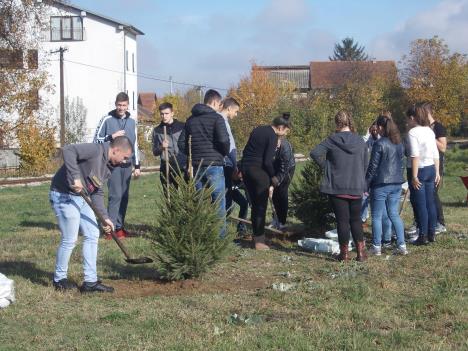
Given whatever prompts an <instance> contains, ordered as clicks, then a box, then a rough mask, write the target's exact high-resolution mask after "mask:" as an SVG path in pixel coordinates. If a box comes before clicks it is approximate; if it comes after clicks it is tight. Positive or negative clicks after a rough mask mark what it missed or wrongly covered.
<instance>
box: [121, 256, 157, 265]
mask: <svg viewBox="0 0 468 351" xmlns="http://www.w3.org/2000/svg"><path fill="white" fill-rule="evenodd" d="M125 261H126V262H127V263H130V264H146V263H152V262H153V260H152V259H151V258H149V257H138V258H127V259H125Z"/></svg>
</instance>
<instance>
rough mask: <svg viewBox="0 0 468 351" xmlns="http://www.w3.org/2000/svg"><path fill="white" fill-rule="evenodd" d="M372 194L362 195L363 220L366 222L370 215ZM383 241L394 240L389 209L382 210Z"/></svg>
mask: <svg viewBox="0 0 468 351" xmlns="http://www.w3.org/2000/svg"><path fill="white" fill-rule="evenodd" d="M371 196H372V194H369V195H368V196H367V195H363V196H362V207H361V221H362V222H363V223H364V222H365V221H366V220H367V218H368V217H369V216H368V208H369V198H370V197H371ZM382 228H383V242H387V243H388V242H390V241H392V222H391V221H390V218H388V214H387V209H385V211H383V212H382Z"/></svg>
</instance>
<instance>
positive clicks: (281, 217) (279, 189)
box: [272, 136, 296, 230]
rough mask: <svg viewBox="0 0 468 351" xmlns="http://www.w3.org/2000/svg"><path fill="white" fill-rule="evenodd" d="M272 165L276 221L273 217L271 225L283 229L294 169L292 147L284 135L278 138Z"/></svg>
mask: <svg viewBox="0 0 468 351" xmlns="http://www.w3.org/2000/svg"><path fill="white" fill-rule="evenodd" d="M274 167H275V171H276V174H275V176H274V177H273V183H276V184H278V185H277V186H276V188H275V189H274V191H273V205H274V207H275V212H276V217H277V218H276V220H277V221H278V222H276V221H275V218H274V219H273V223H272V227H274V228H277V229H280V230H283V229H284V227H285V225H286V218H287V217H288V209H289V199H288V189H289V185H290V184H291V181H292V178H293V176H294V170H295V169H296V161H295V160H294V151H293V148H292V146H291V144H290V143H289V141H288V140H287V139H286V138H285V137H284V136H283V137H280V138H278V148H277V150H276V156H275V162H274Z"/></svg>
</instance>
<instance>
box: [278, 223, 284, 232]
mask: <svg viewBox="0 0 468 351" xmlns="http://www.w3.org/2000/svg"><path fill="white" fill-rule="evenodd" d="M276 229H278V230H281V231H282V232H284V231H285V230H286V224H282V223H280V222H278V227H276Z"/></svg>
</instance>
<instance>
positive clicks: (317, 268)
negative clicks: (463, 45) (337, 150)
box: [0, 173, 468, 350]
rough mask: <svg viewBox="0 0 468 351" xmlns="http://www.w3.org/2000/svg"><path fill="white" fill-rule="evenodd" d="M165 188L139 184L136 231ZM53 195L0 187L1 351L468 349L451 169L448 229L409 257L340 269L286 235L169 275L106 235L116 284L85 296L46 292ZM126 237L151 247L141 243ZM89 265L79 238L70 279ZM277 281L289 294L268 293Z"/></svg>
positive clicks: (154, 179) (150, 221) (107, 261)
mask: <svg viewBox="0 0 468 351" xmlns="http://www.w3.org/2000/svg"><path fill="white" fill-rule="evenodd" d="M297 174H299V173H297ZM158 183H159V176H158V175H157V174H151V175H147V176H144V177H142V179H140V180H138V181H134V182H132V191H131V198H130V205H129V211H128V217H127V222H128V226H129V228H130V229H132V230H134V231H139V232H140V233H142V234H144V233H145V232H146V231H148V230H154V229H152V228H153V226H154V225H155V223H156V220H157V218H156V208H155V206H156V205H155V203H156V197H157V196H159V194H160V190H159V189H160V188H159V184H158ZM47 193H48V185H40V186H34V187H32V186H30V187H20V188H6V189H0V213H2V216H1V218H2V220H1V221H0V272H2V273H4V274H6V275H7V276H8V277H9V278H11V279H13V280H14V281H15V283H16V289H17V291H16V297H17V302H16V303H15V304H13V305H11V306H10V307H8V308H7V309H5V310H0V350H354V349H357V350H380V349H382V350H383V349H386V350H388V349H392V350H462V349H464V350H466V349H468V343H467V339H468V332H467V330H468V313H467V312H468V301H467V292H468V290H467V289H468V284H467V282H468V279H467V274H468V273H467V272H468V260H467V257H468V256H467V253H468V242H467V238H468V208H467V207H466V205H465V204H463V201H464V199H465V198H466V190H465V189H464V187H463V185H462V183H461V181H460V180H459V179H458V178H457V177H455V175H451V176H447V177H446V178H445V185H444V189H443V190H442V192H441V195H442V199H443V201H444V203H445V214H446V220H447V225H448V233H446V234H443V235H440V236H438V237H437V242H436V243H435V244H433V245H430V246H427V247H421V248H419V247H418V248H416V247H411V246H410V247H409V250H410V255H409V256H407V257H399V256H392V255H391V254H389V255H386V254H383V255H382V256H381V257H371V258H370V259H369V261H368V262H367V263H365V264H357V263H354V262H353V263H349V264H341V263H337V262H334V261H332V260H330V259H328V258H327V257H326V256H321V255H315V254H311V253H305V252H303V251H300V250H298V249H297V246H296V245H295V244H294V243H288V242H284V243H278V245H277V248H278V249H277V250H270V251H268V252H255V251H254V250H251V249H248V248H239V247H235V248H233V252H232V254H231V255H230V256H229V258H228V259H226V261H225V262H222V263H220V264H219V265H217V266H216V267H215V269H214V270H213V271H212V272H210V273H209V274H207V275H205V276H204V277H203V278H202V279H199V280H197V281H191V282H189V283H188V284H180V283H173V284H162V283H161V282H159V281H157V280H156V279H155V276H156V273H155V271H154V269H153V267H152V265H144V266H129V265H127V264H125V262H124V260H123V256H122V254H121V253H120V251H119V250H118V248H117V246H116V245H115V243H113V242H111V241H106V240H101V241H100V243H99V258H98V270H99V275H100V277H101V278H102V279H103V280H104V281H105V282H106V283H109V284H110V285H113V286H114V287H115V288H116V293H115V294H104V295H90V296H81V295H80V294H79V293H78V292H73V293H65V294H63V293H57V292H55V291H54V290H53V288H52V283H51V277H52V272H53V266H54V258H55V250H56V248H57V245H58V242H59V231H58V229H57V227H56V224H55V218H54V215H53V212H52V210H51V208H50V205H49V203H48V199H47ZM410 213H411V211H410V206H407V207H406V209H405V213H404V218H405V223H406V225H407V226H408V225H410V223H411V219H410ZM125 243H126V244H127V245H128V247H129V249H130V250H131V252H132V253H134V254H135V255H140V254H141V255H148V256H151V247H150V245H149V243H148V242H147V241H145V240H144V239H143V238H132V239H128V240H126V242H125ZM353 255H354V254H353ZM284 272H289V273H290V276H288V275H286V274H284ZM81 274H82V272H81V247H80V246H78V247H77V248H76V249H75V252H74V254H73V255H72V258H71V262H70V276H69V277H70V278H71V279H72V280H75V281H76V282H81V278H82V275H81ZM280 282H283V283H295V284H296V285H295V289H294V290H292V291H288V292H279V291H276V290H273V289H271V286H272V284H273V283H280ZM234 314H237V315H238V316H240V317H238V318H235V317H233V315H234Z"/></svg>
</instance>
